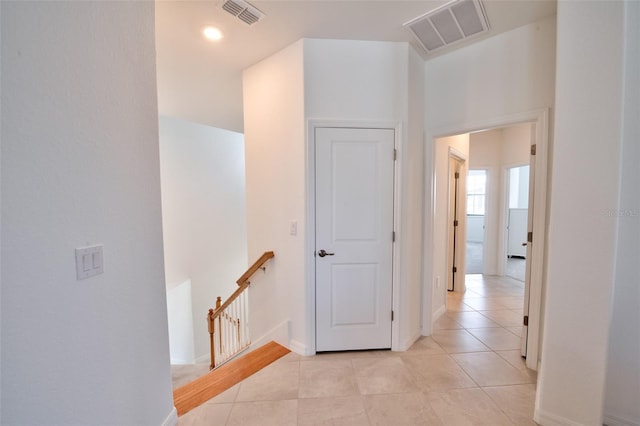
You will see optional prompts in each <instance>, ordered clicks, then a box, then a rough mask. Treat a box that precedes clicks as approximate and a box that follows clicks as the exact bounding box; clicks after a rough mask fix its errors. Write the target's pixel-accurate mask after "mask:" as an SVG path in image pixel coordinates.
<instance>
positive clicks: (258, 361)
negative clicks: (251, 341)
mask: <svg viewBox="0 0 640 426" xmlns="http://www.w3.org/2000/svg"><path fill="white" fill-rule="evenodd" d="M289 352H291V351H290V350H289V349H287V348H285V347H284V346H281V345H279V344H277V343H276V342H269V343H267V344H266V345H264V346H261V347H259V348H258V349H256V350H254V351H252V352H249V353H248V354H246V355H244V356H242V357H240V358H237V359H234V360H233V361H229V362H228V363H226V364H224V365H222V366H220V367H218V368H216V369H215V370H211V371H209V372H208V373H207V374H205V375H204V376H202V377H199V378H197V379H196V380H194V381H193V382H191V383H187V384H186V385H184V386H181V387H179V388H177V389H176V390H175V391H174V392H173V404H174V405H175V407H176V410H177V411H178V416H181V415H183V414H185V413H188V412H189V411H191V410H193V409H194V408H196V407H197V406H199V405H201V404H203V403H204V402H206V401H208V400H210V399H211V398H213V397H214V396H216V395H219V394H221V393H222V392H224V391H225V390H227V389H229V388H230V387H232V386H234V385H235V384H237V383H239V382H241V381H242V380H244V379H246V378H247V377H249V376H251V375H252V374H254V373H256V372H258V371H260V370H261V369H263V368H264V367H266V366H267V365H269V364H271V363H272V362H274V361H276V360H278V359H280V358H281V357H283V356H284V355H286V354H288V353H289Z"/></svg>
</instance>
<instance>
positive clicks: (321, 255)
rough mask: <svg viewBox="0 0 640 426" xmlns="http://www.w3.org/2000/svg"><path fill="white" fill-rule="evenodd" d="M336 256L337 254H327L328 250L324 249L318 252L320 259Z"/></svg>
mask: <svg viewBox="0 0 640 426" xmlns="http://www.w3.org/2000/svg"><path fill="white" fill-rule="evenodd" d="M334 254H335V253H327V252H326V250H324V249H322V250H320V251H318V256H320V257H325V256H333V255H334Z"/></svg>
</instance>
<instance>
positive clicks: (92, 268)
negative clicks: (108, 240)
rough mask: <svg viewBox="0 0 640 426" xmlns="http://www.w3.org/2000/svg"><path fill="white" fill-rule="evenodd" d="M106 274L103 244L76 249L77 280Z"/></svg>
mask: <svg viewBox="0 0 640 426" xmlns="http://www.w3.org/2000/svg"><path fill="white" fill-rule="evenodd" d="M102 273H104V259H103V257H102V244H98V245H94V246H88V247H79V248H77V249H76V278H77V279H78V280H84V279H85V278H89V277H92V276H94V275H98V274H102Z"/></svg>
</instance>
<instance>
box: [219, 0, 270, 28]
mask: <svg viewBox="0 0 640 426" xmlns="http://www.w3.org/2000/svg"><path fill="white" fill-rule="evenodd" d="M222 9H223V10H225V11H227V12H229V13H230V14H232V15H233V16H235V17H236V18H238V19H239V20H241V21H242V22H244V23H245V24H247V25H249V26H251V25H253V24H255V23H256V22H258V21H259V20H261V19H262V18H264V16H265V15H264V13H262V12H260V11H259V10H258V9H256V8H255V7H253V6H252V5H250V4H249V3H247V2H245V1H242V0H226V1H225V2H224V3H222Z"/></svg>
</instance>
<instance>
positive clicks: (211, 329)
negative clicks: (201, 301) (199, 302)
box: [207, 309, 216, 370]
mask: <svg viewBox="0 0 640 426" xmlns="http://www.w3.org/2000/svg"><path fill="white" fill-rule="evenodd" d="M213 321H214V319H213V309H209V315H207V322H208V326H209V347H210V350H211V365H210V366H209V370H213V367H215V365H216V352H215V348H214V343H213V333H214V331H215V326H214V323H213Z"/></svg>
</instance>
